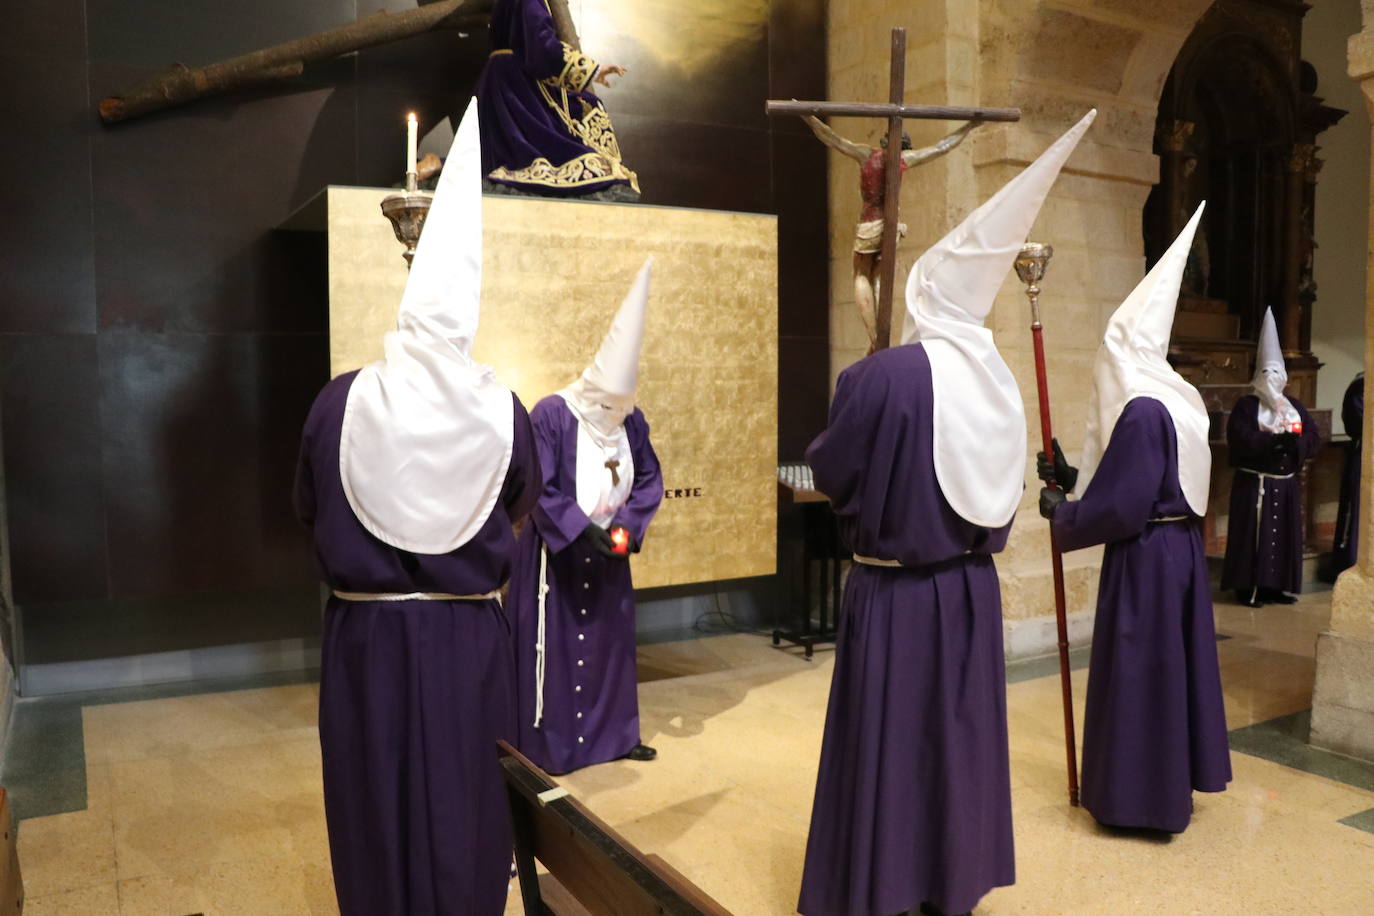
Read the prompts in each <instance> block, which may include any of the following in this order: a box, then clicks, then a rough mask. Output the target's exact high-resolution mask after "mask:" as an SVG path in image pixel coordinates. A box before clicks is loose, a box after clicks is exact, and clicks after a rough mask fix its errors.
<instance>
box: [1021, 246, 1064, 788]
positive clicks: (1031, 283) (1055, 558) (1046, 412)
mask: <svg viewBox="0 0 1374 916" xmlns="http://www.w3.org/2000/svg"><path fill="white" fill-rule="evenodd" d="M1053 255H1054V249H1053V248H1051V247H1050V246H1049V245H1041V244H1037V243H1035V242H1028V243H1026V245H1025V246H1024V247H1022V249H1021V253H1020V254H1018V255H1017V256H1016V275H1017V276H1018V277H1020V278H1021V282H1022V283H1024V284H1026V297H1027V298H1028V299H1030V307H1031V340H1032V342H1033V344H1034V347H1035V389H1036V393H1037V394H1038V396H1039V401H1040V434H1041V437H1042V438H1043V439H1044V443H1045V452H1044V453H1045V455H1046V456H1050V460H1051V462H1053V456H1054V432H1053V430H1052V429H1051V428H1050V388H1049V380H1048V378H1047V376H1046V374H1045V341H1044V335H1043V333H1042V332H1043V330H1044V325H1042V324H1041V323H1040V281H1041V280H1043V279H1044V278H1045V269H1046V267H1048V266H1049V262H1050V258H1051V257H1052V256H1053ZM1047 486H1048V487H1050V488H1051V489H1059V485H1058V484H1057V483H1056V482H1055V481H1054V480H1050V481H1049V482H1048V484H1047ZM1050 563H1051V566H1052V568H1053V569H1054V622H1055V626H1056V627H1057V629H1058V631H1059V687H1060V692H1061V693H1062V695H1063V705H1064V755H1065V758H1066V763H1067V764H1068V774H1069V804H1070V805H1072V806H1074V807H1078V749H1077V747H1076V746H1075V740H1074V724H1073V684H1072V682H1071V680H1070V677H1069V623H1068V614H1067V609H1066V608H1065V600H1064V557H1063V554H1061V553H1060V552H1059V545H1058V543H1056V542H1055V539H1054V523H1053V522H1051V523H1050Z"/></svg>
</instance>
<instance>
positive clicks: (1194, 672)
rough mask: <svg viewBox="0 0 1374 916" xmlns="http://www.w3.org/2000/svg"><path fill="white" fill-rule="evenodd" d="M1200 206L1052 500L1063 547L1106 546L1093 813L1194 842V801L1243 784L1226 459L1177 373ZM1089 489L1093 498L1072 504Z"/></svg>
mask: <svg viewBox="0 0 1374 916" xmlns="http://www.w3.org/2000/svg"><path fill="white" fill-rule="evenodd" d="M1201 219H1202V207H1201V206H1199V207H1198V209H1197V212H1196V213H1194V214H1193V218H1192V220H1191V221H1189V223H1188V225H1187V227H1185V228H1184V230H1183V232H1182V233H1181V234H1180V235H1179V237H1178V238H1177V239H1175V240H1174V243H1173V244H1172V245H1171V246H1169V250H1168V251H1166V252H1165V253H1164V256H1163V257H1162V258H1160V259H1159V262H1158V263H1157V264H1155V266H1154V268H1153V269H1151V270H1150V272H1149V273H1148V274H1146V276H1145V279H1143V280H1141V281H1140V283H1139V284H1138V285H1137V286H1136V288H1135V290H1133V291H1132V292H1131V294H1130V296H1128V297H1127V298H1126V301H1125V302H1123V303H1122V304H1121V306H1120V307H1119V308H1118V309H1117V310H1116V313H1115V314H1114V315H1112V318H1111V320H1110V321H1109V322H1108V323H1107V333H1106V335H1105V337H1104V338H1103V341H1102V346H1101V347H1100V348H1099V349H1098V351H1097V361H1096V363H1095V365H1094V366H1093V394H1092V399H1091V401H1090V402H1089V405H1088V424H1087V437H1086V439H1085V442H1084V445H1083V468H1082V471H1081V472H1080V471H1078V470H1076V469H1074V468H1072V467H1070V466H1069V465H1068V463H1067V462H1066V461H1065V460H1064V456H1063V453H1062V452H1061V451H1060V450H1059V445H1058V443H1057V442H1056V443H1055V445H1054V450H1055V460H1054V463H1053V465H1051V463H1050V462H1049V461H1047V460H1046V458H1045V455H1044V453H1043V452H1042V453H1040V460H1039V472H1040V476H1041V477H1042V479H1044V480H1046V481H1048V480H1050V479H1053V480H1055V481H1056V482H1058V483H1059V484H1060V485H1061V486H1062V487H1063V491H1060V490H1050V489H1045V490H1042V491H1041V493H1040V511H1041V514H1043V515H1044V516H1045V517H1046V518H1048V519H1050V520H1051V522H1052V524H1053V526H1054V535H1055V539H1056V541H1057V543H1058V544H1059V547H1060V549H1062V550H1078V549H1080V548H1083V547H1090V546H1092V545H1094V544H1106V545H1107V551H1106V553H1105V554H1104V556H1103V559H1102V578H1101V582H1100V584H1099V586H1098V598H1097V619H1096V623H1095V626H1094V629H1093V645H1092V661H1091V667H1090V669H1089V675H1088V703H1087V709H1086V710H1085V712H1084V721H1083V779H1082V800H1083V807H1085V808H1087V809H1088V811H1090V812H1092V815H1093V817H1095V818H1097V820H1098V821H1099V822H1101V823H1103V824H1108V825H1111V826H1116V827H1144V828H1148V829H1153V830H1162V831H1167V832H1170V833H1181V832H1182V831H1183V830H1184V828H1186V827H1187V826H1188V821H1189V819H1190V818H1191V817H1192V811H1193V804H1192V797H1193V791H1194V790H1197V791H1201V792H1220V791H1222V790H1223V789H1225V788H1226V783H1227V782H1229V781H1230V779H1231V759H1230V752H1229V748H1228V744H1227V738H1226V712H1225V709H1224V707H1223V704H1222V694H1221V674H1220V670H1219V669H1218V666H1217V647H1216V627H1215V624H1214V623H1213V620H1212V592H1211V587H1210V585H1209V584H1208V578H1207V558H1206V556H1205V555H1204V553H1203V550H1202V518H1203V516H1204V515H1206V513H1207V491H1208V486H1209V483H1210V479H1211V476H1210V475H1211V469H1212V453H1211V448H1210V446H1209V444H1208V441H1207V432H1208V428H1209V425H1210V424H1209V421H1208V417H1207V408H1206V407H1205V406H1204V405H1203V403H1202V396H1201V395H1200V394H1198V391H1197V389H1196V388H1194V387H1193V386H1192V385H1191V384H1189V383H1188V381H1187V380H1186V379H1184V378H1183V376H1181V375H1179V374H1178V373H1177V372H1175V371H1174V370H1173V367H1171V366H1170V365H1169V362H1168V360H1167V359H1166V358H1165V357H1166V355H1167V354H1168V352H1169V336H1170V334H1171V332H1172V330H1173V324H1174V310H1175V307H1176V306H1177V303H1178V290H1179V284H1180V283H1181V282H1182V280H1183V268H1184V266H1185V265H1186V263H1187V261H1188V251H1189V249H1190V248H1191V246H1192V241H1193V236H1194V234H1195V233H1196V231H1197V227H1198V223H1199V222H1200V221H1201ZM1075 489H1078V490H1079V491H1080V492H1082V494H1083V496H1082V499H1079V500H1075V501H1066V497H1065V492H1071V491H1073V490H1075Z"/></svg>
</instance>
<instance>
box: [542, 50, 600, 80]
mask: <svg viewBox="0 0 1374 916" xmlns="http://www.w3.org/2000/svg"><path fill="white" fill-rule="evenodd" d="M600 69H601V65H600V64H598V63H597V62H596V61H594V60H592V59H591V58H590V57H588V56H587V55H585V54H583V53H582V52H581V51H574V50H573V49H572V48H570V47H569V46H568V45H567V43H566V42H565V43H564V44H563V71H562V72H561V73H559V74H558V75H557V76H551V77H549V78H548V79H546V80H544V82H545V83H548V84H549V85H550V86H553V87H554V88H556V89H567V90H570V91H572V92H581V91H582V90H583V89H586V88H587V84H588V83H590V82H591V81H592V77H594V76H596V71H597V70H600Z"/></svg>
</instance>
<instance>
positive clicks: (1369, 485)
mask: <svg viewBox="0 0 1374 916" xmlns="http://www.w3.org/2000/svg"><path fill="white" fill-rule="evenodd" d="M1362 6H1363V8H1364V30H1363V31H1362V32H1360V33H1359V34H1358V35H1356V36H1354V37H1353V38H1351V39H1350V48H1349V51H1350V75H1351V77H1352V78H1354V79H1356V80H1358V81H1359V82H1360V86H1361V88H1362V89H1363V90H1364V96H1365V105H1366V108H1367V109H1368V110H1369V112H1370V114H1371V115H1374V3H1371V2H1370V0H1364V2H1363V3H1362ZM1370 229H1371V237H1374V199H1371V201H1370ZM1366 277H1367V280H1366V287H1365V344H1364V362H1365V365H1366V366H1368V365H1370V364H1371V361H1374V336H1371V335H1372V334H1374V255H1371V258H1370V262H1369V270H1368V271H1367V273H1366ZM1372 393H1374V391H1371V385H1370V376H1369V375H1368V374H1366V375H1365V397H1366V398H1368V397H1369V396H1370V394H1372ZM1362 435H1363V436H1364V439H1365V441H1370V436H1371V435H1374V415H1371V414H1368V413H1366V414H1365V419H1364V432H1363V433H1362ZM1363 454H1364V466H1363V467H1362V468H1361V469H1360V471H1361V477H1360V534H1359V537H1360V555H1359V560H1358V562H1357V563H1356V564H1355V566H1352V567H1351V568H1350V569H1347V570H1346V571H1345V572H1344V573H1342V574H1341V577H1340V579H1338V580H1337V582H1336V590H1335V593H1334V594H1333V595H1332V599H1331V625H1330V629H1328V630H1327V631H1326V632H1325V633H1323V634H1321V635H1320V636H1319V637H1317V683H1316V688H1315V690H1314V692H1313V696H1312V734H1311V738H1310V741H1311V743H1312V744H1313V745H1315V746H1317V747H1321V748H1326V749H1327V750H1331V751H1336V752H1337V753H1341V754H1347V755H1349V756H1351V757H1359V758H1362V759H1365V760H1374V550H1371V548H1374V448H1366V449H1365V450H1364V453H1363Z"/></svg>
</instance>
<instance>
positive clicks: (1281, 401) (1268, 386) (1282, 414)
mask: <svg viewBox="0 0 1374 916" xmlns="http://www.w3.org/2000/svg"><path fill="white" fill-rule="evenodd" d="M1250 385H1251V386H1252V387H1253V388H1254V389H1255V394H1256V395H1258V396H1259V400H1260V404H1259V427H1260V429H1263V430H1267V431H1268V432H1271V433H1286V432H1289V431H1291V430H1293V426H1294V424H1301V423H1302V416H1301V414H1299V413H1298V411H1297V408H1295V407H1294V406H1293V404H1292V402H1291V401H1289V400H1288V398H1286V397H1284V396H1283V389H1284V388H1286V387H1287V386H1288V366H1287V365H1286V364H1285V363H1284V361H1283V348H1282V347H1280V346H1279V329H1278V326H1277V325H1276V324H1275V323H1274V310H1273V309H1272V308H1267V309H1265V310H1264V323H1263V324H1262V325H1261V326H1260V336H1259V348H1258V350H1257V351H1256V352H1255V377H1254V378H1253V379H1251V381H1250Z"/></svg>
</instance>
